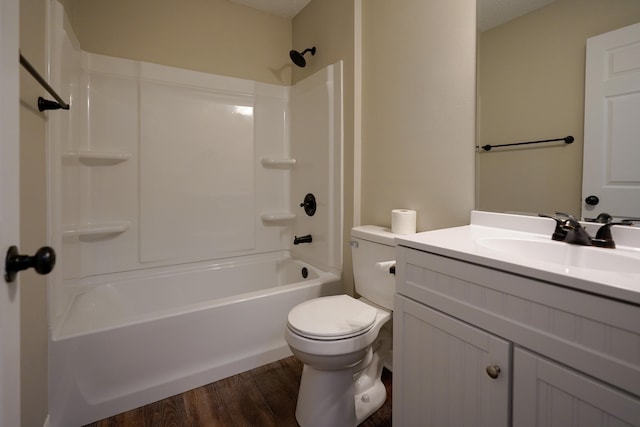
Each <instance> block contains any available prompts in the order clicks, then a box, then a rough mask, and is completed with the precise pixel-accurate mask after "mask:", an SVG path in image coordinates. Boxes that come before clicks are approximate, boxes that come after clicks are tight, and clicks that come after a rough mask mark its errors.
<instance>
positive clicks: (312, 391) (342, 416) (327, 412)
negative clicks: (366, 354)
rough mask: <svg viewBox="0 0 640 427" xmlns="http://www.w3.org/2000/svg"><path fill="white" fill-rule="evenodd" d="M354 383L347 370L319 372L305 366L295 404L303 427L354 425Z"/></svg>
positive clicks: (355, 423)
mask: <svg viewBox="0 0 640 427" xmlns="http://www.w3.org/2000/svg"><path fill="white" fill-rule="evenodd" d="M354 394H355V385H354V382H353V374H352V373H351V371H350V370H349V369H343V370H337V371H320V370H318V369H314V368H312V367H311V366H308V365H304V367H303V368H302V378H301V379H300V391H299V392H298V403H297V406H296V420H298V423H299V424H300V426H302V427H336V426H344V427H349V426H353V427H355V426H356V425H357V420H356V407H355V404H354V397H353V396H354Z"/></svg>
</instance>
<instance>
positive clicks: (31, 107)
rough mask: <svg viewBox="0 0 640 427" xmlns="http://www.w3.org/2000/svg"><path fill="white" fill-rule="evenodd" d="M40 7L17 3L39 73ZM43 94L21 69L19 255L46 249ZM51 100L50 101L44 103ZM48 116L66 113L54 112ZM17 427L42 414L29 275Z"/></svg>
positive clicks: (43, 354) (34, 278) (40, 287)
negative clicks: (39, 103) (40, 106)
mask: <svg viewBox="0 0 640 427" xmlns="http://www.w3.org/2000/svg"><path fill="white" fill-rule="evenodd" d="M44 8H45V2H43V1H41V0H20V50H21V52H22V54H23V55H24V56H25V58H27V60H28V61H29V62H30V63H31V64H32V65H33V66H34V67H35V68H36V69H37V70H38V71H39V72H40V73H41V74H42V73H44V70H46V67H45V52H44V46H45V43H44V40H45V39H44V28H45V9H44ZM38 96H43V97H47V94H46V92H45V91H44V90H42V89H41V88H40V86H39V85H38V84H37V83H36V81H35V80H34V79H33V78H32V77H31V76H30V75H29V74H28V73H26V72H25V71H24V70H23V69H22V68H21V69H20V245H19V249H20V253H23V254H28V255H33V254H34V253H35V252H36V251H37V250H38V249H39V248H40V247H41V246H44V245H46V242H47V233H46V164H45V147H46V144H45V122H46V116H45V115H44V114H42V113H40V112H39V111H38V109H37V99H38ZM49 99H50V98H49ZM51 114H65V113H64V112H55V113H51ZM20 293H21V296H20V300H21V303H20V310H21V313H20V322H21V328H20V352H21V358H20V361H21V387H22V388H21V405H22V408H21V417H22V424H21V425H22V427H42V425H43V424H44V421H45V419H46V416H47V413H48V409H47V339H48V336H47V287H46V280H45V278H44V277H43V276H39V275H37V274H36V273H34V271H33V270H29V271H25V272H22V273H20Z"/></svg>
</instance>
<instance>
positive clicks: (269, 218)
mask: <svg viewBox="0 0 640 427" xmlns="http://www.w3.org/2000/svg"><path fill="white" fill-rule="evenodd" d="M295 217H296V214H294V213H293V212H265V213H262V214H260V218H262V221H264V222H287V221H291V220H292V219H295Z"/></svg>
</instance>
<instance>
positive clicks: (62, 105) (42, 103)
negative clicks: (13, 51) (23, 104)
mask: <svg viewBox="0 0 640 427" xmlns="http://www.w3.org/2000/svg"><path fill="white" fill-rule="evenodd" d="M20 65H22V66H23V67H24V69H25V70H27V72H28V73H29V74H31V76H32V77H33V78H34V79H36V81H37V82H38V83H40V86H42V87H43V88H44V89H45V90H46V91H47V92H49V94H50V95H51V96H53V97H54V98H55V101H49V100H47V99H44V98H43V97H41V96H39V97H38V110H39V111H45V110H59V109H62V110H68V109H69V104H67V103H66V102H64V101H63V100H62V98H61V97H60V95H58V94H57V93H56V91H55V90H53V88H52V87H51V86H49V83H47V81H46V80H45V79H43V78H42V76H41V75H40V73H38V71H37V70H36V69H35V68H33V65H31V64H30V63H29V61H27V59H26V58H25V57H24V56H22V53H20Z"/></svg>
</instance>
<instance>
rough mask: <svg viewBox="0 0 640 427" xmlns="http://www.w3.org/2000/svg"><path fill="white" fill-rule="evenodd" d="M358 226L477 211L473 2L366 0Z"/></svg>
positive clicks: (423, 221) (450, 219) (443, 219)
mask: <svg viewBox="0 0 640 427" xmlns="http://www.w3.org/2000/svg"><path fill="white" fill-rule="evenodd" d="M362 27H363V32H362V70H363V71H362V206H361V209H362V223H368V224H378V225H386V226H389V225H390V223H391V210H392V209H394V208H407V209H415V210H417V211H418V223H417V226H418V230H419V231H423V230H430V229H435V228H444V227H450V226H455V225H461V224H468V223H469V213H470V210H471V209H472V208H473V206H474V174H475V172H474V150H473V145H474V138H475V66H476V64H475V57H476V45H475V43H476V42H475V39H476V36H475V28H476V8H475V0H464V1H463V0H458V1H454V2H452V1H448V0H435V1H424V0H402V1H400V2H397V1H393V2H391V1H387V0H364V1H363V15H362Z"/></svg>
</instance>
